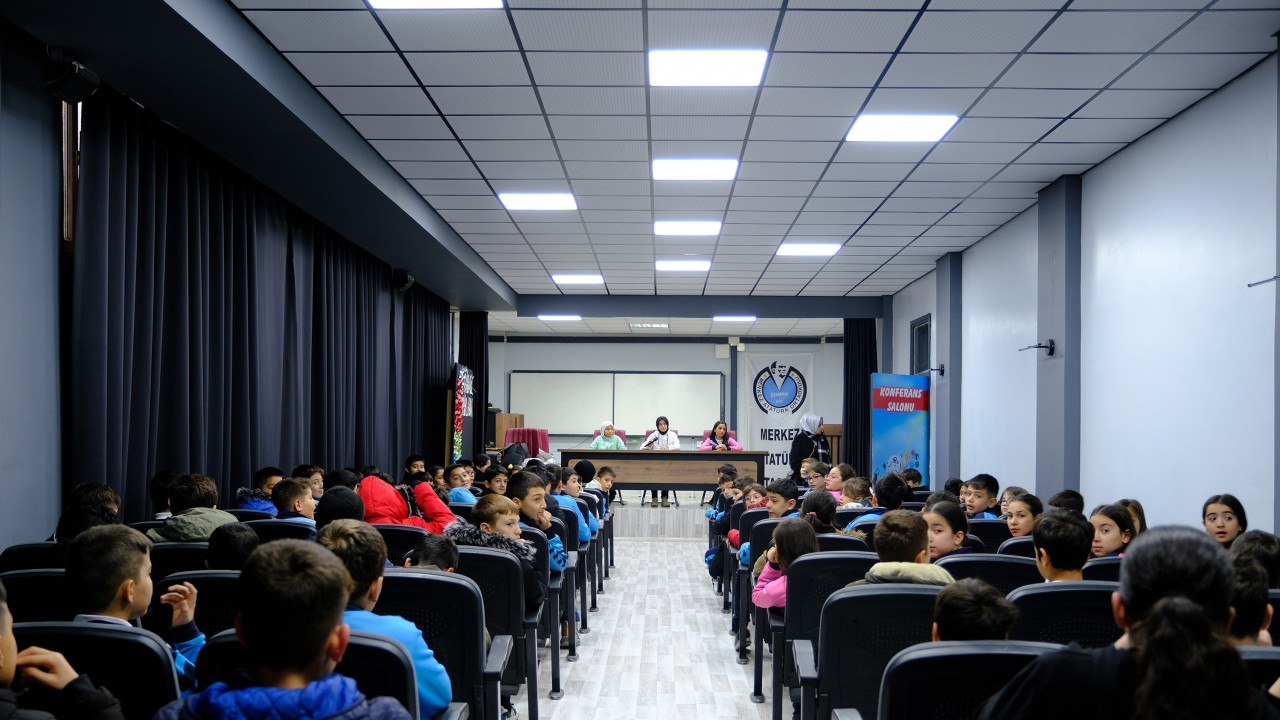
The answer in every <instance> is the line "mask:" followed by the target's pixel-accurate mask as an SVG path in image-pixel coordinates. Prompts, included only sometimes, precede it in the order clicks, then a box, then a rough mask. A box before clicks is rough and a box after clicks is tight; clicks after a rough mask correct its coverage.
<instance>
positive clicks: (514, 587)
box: [457, 545, 526, 685]
mask: <svg viewBox="0 0 1280 720" xmlns="http://www.w3.org/2000/svg"><path fill="white" fill-rule="evenodd" d="M457 574H459V575H463V576H465V577H469V578H471V580H472V581H474V582H475V584H476V587H478V588H479V589H480V595H481V597H483V598H484V622H485V627H487V628H488V629H489V634H490V635H510V636H511V638H512V640H514V641H515V644H516V647H518V648H520V649H521V651H520V652H512V653H511V658H510V661H509V662H508V664H507V670H506V672H505V673H504V679H503V682H504V683H506V684H508V685H519V684H520V682H521V681H522V679H523V678H524V675H525V653H524V652H523V650H524V647H525V646H524V643H525V642H526V636H525V628H524V610H525V607H524V571H523V570H522V569H521V567H520V561H519V560H517V559H516V556H515V555H512V554H511V553H509V552H507V551H506V550H497V549H494V548H482V547H471V546H467V545H464V546H462V547H459V548H458V568H457Z"/></svg>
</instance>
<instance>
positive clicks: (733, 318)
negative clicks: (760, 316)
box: [711, 315, 756, 322]
mask: <svg viewBox="0 0 1280 720" xmlns="http://www.w3.org/2000/svg"><path fill="white" fill-rule="evenodd" d="M711 320H712V322H755V321H756V316H755V315H716V316H715V317H713V318H711Z"/></svg>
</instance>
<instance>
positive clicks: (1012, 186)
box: [973, 180, 1047, 198]
mask: <svg viewBox="0 0 1280 720" xmlns="http://www.w3.org/2000/svg"><path fill="white" fill-rule="evenodd" d="M1045 182H1047V181H1044V182H1007V181H999V180H998V181H994V182H989V183H987V184H985V185H983V186H982V187H980V188H978V190H977V191H976V192H974V193H973V196H974V197H990V198H1022V197H1028V198H1034V197H1036V193H1037V192H1038V191H1039V190H1041V189H1042V188H1044V186H1045Z"/></svg>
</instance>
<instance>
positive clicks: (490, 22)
mask: <svg viewBox="0 0 1280 720" xmlns="http://www.w3.org/2000/svg"><path fill="white" fill-rule="evenodd" d="M378 17H379V18H381V19H382V23H383V25H385V26H386V28H387V32H388V33H390V34H391V37H392V38H393V39H394V40H395V41H396V45H397V46H398V47H399V48H400V50H402V51H404V52H414V51H425V52H440V51H442V50H464V51H475V50H518V49H519V46H518V45H517V44H516V38H515V35H513V34H512V32H511V24H510V23H508V22H507V14H506V13H505V12H504V11H502V10H396V11H387V10H384V11H382V12H379V13H378Z"/></svg>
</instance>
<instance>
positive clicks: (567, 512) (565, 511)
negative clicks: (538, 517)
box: [547, 498, 582, 553]
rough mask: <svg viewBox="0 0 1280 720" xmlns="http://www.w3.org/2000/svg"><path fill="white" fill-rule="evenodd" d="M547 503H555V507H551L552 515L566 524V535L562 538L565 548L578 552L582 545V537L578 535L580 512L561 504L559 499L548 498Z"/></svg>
mask: <svg viewBox="0 0 1280 720" xmlns="http://www.w3.org/2000/svg"><path fill="white" fill-rule="evenodd" d="M547 503H548V506H550V505H551V504H554V505H555V507H554V508H551V509H552V511H553V512H552V513H551V517H552V518H553V519H555V520H559V521H560V522H561V523H562V524H564V526H565V534H564V537H562V538H561V539H560V542H561V543H563V544H564V549H565V550H566V551H568V552H571V553H573V552H578V548H579V547H580V546H581V545H582V542H581V540H582V538H581V536H579V535H578V514H577V513H575V512H574V511H573V510H571V509H570V508H568V507H567V506H564V505H561V504H560V501H558V500H551V499H550V498H548V499H547ZM568 528H573V532H568Z"/></svg>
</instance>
